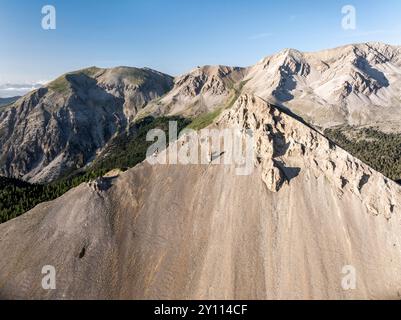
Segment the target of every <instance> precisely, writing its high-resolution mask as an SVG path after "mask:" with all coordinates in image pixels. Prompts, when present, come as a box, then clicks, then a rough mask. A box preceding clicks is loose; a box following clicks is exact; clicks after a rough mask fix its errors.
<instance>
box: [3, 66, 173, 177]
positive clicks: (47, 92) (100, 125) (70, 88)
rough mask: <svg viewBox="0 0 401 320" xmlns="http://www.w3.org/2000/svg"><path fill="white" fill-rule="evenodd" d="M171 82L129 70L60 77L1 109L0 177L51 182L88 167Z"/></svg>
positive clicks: (144, 71) (91, 71)
mask: <svg viewBox="0 0 401 320" xmlns="http://www.w3.org/2000/svg"><path fill="white" fill-rule="evenodd" d="M172 82H173V79H172V78H171V77H170V76H167V75H164V74H161V73H159V72H156V71H153V70H150V69H136V68H127V67H119V68H114V69H99V68H95V67H93V68H89V69H85V70H81V71H78V72H74V73H69V74H66V75H63V76H61V77H60V78H58V79H56V80H55V81H53V82H51V83H49V84H48V85H47V86H46V87H44V88H41V89H39V90H36V91H33V92H32V93H30V94H28V95H26V96H25V97H23V98H21V99H19V100H18V101H17V102H16V103H14V104H13V105H10V106H8V107H6V108H4V109H1V110H0V150H1V153H0V174H2V175H5V176H8V177H15V178H22V179H24V180H27V181H31V182H49V181H52V180H54V179H56V178H58V177H60V176H63V174H65V173H67V172H69V171H71V170H74V169H77V168H80V167H83V166H84V165H86V164H87V163H88V162H89V161H91V160H93V158H95V156H96V153H97V152H98V151H99V150H100V149H101V148H102V147H104V146H105V144H106V143H107V142H108V141H109V140H110V139H111V138H112V137H113V136H114V135H115V134H117V133H119V132H123V131H124V130H125V129H126V128H127V126H128V124H129V123H130V121H131V119H132V118H133V117H134V116H135V115H136V113H137V112H138V110H140V109H141V108H143V107H144V106H145V105H146V104H147V103H148V102H149V101H150V100H153V99H155V98H157V97H160V96H162V95H163V94H164V93H166V92H167V91H168V90H170V88H171V86H172Z"/></svg>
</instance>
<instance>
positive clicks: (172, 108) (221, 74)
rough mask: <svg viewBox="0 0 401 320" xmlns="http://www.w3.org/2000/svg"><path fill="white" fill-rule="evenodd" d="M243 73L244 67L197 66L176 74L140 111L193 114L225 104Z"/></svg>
mask: <svg viewBox="0 0 401 320" xmlns="http://www.w3.org/2000/svg"><path fill="white" fill-rule="evenodd" d="M245 74H246V69H245V68H238V67H235V68H233V67H226V66H203V67H197V68H196V69H194V70H192V71H190V72H189V73H187V74H184V75H182V76H179V77H177V78H176V79H175V81H174V87H173V89H172V90H171V91H170V92H169V93H168V94H167V95H166V96H164V97H163V98H162V99H160V100H158V101H156V102H155V103H152V104H150V105H149V106H148V107H147V108H145V109H144V110H143V112H144V113H145V114H149V113H153V114H156V115H160V114H163V115H166V114H167V115H184V116H187V117H192V116H196V115H199V114H202V113H207V112H210V111H213V110H214V109H216V108H219V107H220V108H221V107H224V106H226V105H227V103H228V102H229V100H230V99H233V97H234V96H235V95H236V90H238V87H239V86H240V83H241V81H242V79H243V77H244V76H245Z"/></svg>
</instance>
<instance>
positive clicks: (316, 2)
mask: <svg viewBox="0 0 401 320" xmlns="http://www.w3.org/2000/svg"><path fill="white" fill-rule="evenodd" d="M47 4H50V5H54V6H55V8H56V13H57V20H56V22H57V29H56V30H43V29H42V28H41V20H42V17H43V15H42V13H41V9H42V7H43V6H44V5H47ZM347 4H351V5H353V6H355V8H356V13H357V29H356V30H354V31H350V30H348V31H345V30H343V29H342V28H341V20H342V18H343V15H342V13H341V8H342V7H343V6H344V5H347ZM400 35H401V1H399V0H383V1H377V0H375V1H373V0H345V1H341V0H323V1H322V0H281V1H277V0H276V1H273V0H114V1H106V0H84V1H77V0H46V1H41V0H0V40H1V43H2V46H1V50H0V84H4V83H19V84H21V83H34V82H38V81H47V80H50V79H53V78H55V77H57V76H58V75H60V74H62V73H65V72H67V71H71V70H76V69H80V68H83V67H87V66H92V65H96V66H99V67H111V66H118V65H129V66H138V67H143V66H147V67H151V68H154V69H157V70H160V71H163V72H166V73H169V74H172V75H178V74H181V73H184V72H186V71H188V70H190V69H192V68H193V67H196V66H197V65H204V64H226V65H236V66H247V65H251V64H254V63H256V62H257V61H258V60H260V59H261V58H263V57H264V56H267V55H269V54H272V53H275V52H277V51H280V50H282V49H283V48H296V49H299V50H305V51H314V50H319V49H324V48H330V47H335V46H338V45H342V44H346V43H355V42H365V41H382V42H387V43H390V44H401V41H400V39H401V37H400Z"/></svg>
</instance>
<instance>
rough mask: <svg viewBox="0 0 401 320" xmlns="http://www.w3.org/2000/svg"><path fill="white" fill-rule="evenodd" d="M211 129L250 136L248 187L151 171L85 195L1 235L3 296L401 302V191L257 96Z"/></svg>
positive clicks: (0, 229) (161, 168) (225, 177)
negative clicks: (353, 278) (50, 280)
mask: <svg viewBox="0 0 401 320" xmlns="http://www.w3.org/2000/svg"><path fill="white" fill-rule="evenodd" d="M210 128H220V129H223V128H236V129H241V128H242V129H244V128H252V129H253V131H254V133H255V139H254V143H255V148H254V152H255V164H254V165H255V170H254V171H253V173H252V174H251V175H250V176H238V175H236V170H235V169H236V168H235V166H233V165H227V166H224V165H223V166H220V165H213V164H209V165H150V164H149V163H147V162H146V161H145V162H143V163H141V164H139V165H138V166H136V167H135V168H132V169H130V170H128V171H127V172H125V173H121V174H119V175H117V176H113V177H108V178H100V179H98V180H96V181H93V182H90V183H86V184H82V185H80V186H79V187H77V188H75V189H72V190H70V191H69V192H68V193H66V194H65V195H64V196H62V197H61V198H59V199H57V200H55V201H53V202H49V203H44V204H41V205H39V206H37V207H36V208H35V209H33V210H32V211H30V212H29V213H27V214H25V215H23V216H21V217H19V218H17V219H14V220H12V221H9V222H7V223H5V224H2V225H0V254H1V255H2V256H4V257H7V259H1V260H0V268H1V270H3V272H2V273H1V274H0V284H1V285H0V297H1V298H19V299H21V298H24V297H31V298H33V297H34V298H37V299H79V298H81V299H82V298H85V299H397V298H399V296H400V294H401V290H400V289H401V278H400V273H399V272H398V270H399V265H400V263H401V251H400V248H401V237H400V234H401V232H400V231H401V227H400V224H399V212H400V210H399V206H400V204H401V187H400V186H398V185H397V184H395V183H393V182H392V181H389V180H388V179H386V178H385V177H384V176H383V175H381V174H380V173H378V172H375V171H374V170H372V169H370V168H369V167H368V166H366V165H364V164H363V163H361V162H360V161H359V160H357V159H355V158H353V157H352V156H351V155H349V154H348V153H346V152H345V151H343V150H342V149H341V148H338V147H336V146H334V145H332V144H331V143H330V141H329V140H328V139H327V138H325V137H324V136H323V135H321V134H320V133H319V132H317V131H316V130H314V129H311V128H309V127H308V126H305V125H304V124H302V123H301V122H299V121H298V120H297V119H295V118H292V117H291V116H289V115H287V114H283V113H282V112H281V111H280V110H279V109H277V108H275V107H274V106H272V105H270V104H268V103H267V102H265V101H264V100H263V99H260V98H257V97H255V96H253V95H250V94H243V95H241V96H240V97H239V98H238V99H237V100H236V102H235V103H234V105H233V107H232V108H230V109H227V110H225V111H224V112H223V113H222V114H221V116H220V117H219V118H218V119H216V121H215V122H214V123H213V124H212V125H211V127H210ZM183 139H184V138H183ZM176 144H177V145H178V146H179V145H181V141H177V142H176ZM212 151H213V150H212ZM223 151H227V150H223ZM295 169H296V170H295ZM366 175H369V177H368V178H366V177H365V176H366ZM227 186H229V187H227ZM194 190H196V192H194ZM155 195H157V197H158V199H157V201H155V198H154V197H155ZM178 199H179V200H178ZM204 199H207V201H204ZM283 199H285V201H283ZM21 234H24V235H25V236H24V237H23V238H22V239H20V235H21ZM17 238H18V241H16V239H17ZM32 242H34V243H36V244H37V245H36V246H35V247H32V246H31V244H32ZM28 248H29V249H28ZM372 257H374V259H373V258H372ZM43 261H46V264H50V265H53V266H54V267H55V268H56V270H57V288H56V290H47V291H46V290H43V289H42V288H41V281H40V280H41V277H42V276H43V275H41V273H40V270H41V267H42V264H43ZM349 265H351V266H353V267H354V268H355V269H356V270H357V274H358V282H357V287H356V289H355V290H349V291H347V290H344V289H343V288H342V286H341V281H342V280H341V279H342V277H343V276H344V275H343V274H342V273H341V270H342V269H343V267H344V266H349ZM21 283H24V284H25V285H24V286H21V285H20V284H21ZM239 288H240V289H239Z"/></svg>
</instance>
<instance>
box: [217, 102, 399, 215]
mask: <svg viewBox="0 0 401 320" xmlns="http://www.w3.org/2000/svg"><path fill="white" fill-rule="evenodd" d="M220 123H221V124H222V125H223V124H224V125H227V126H229V127H236V126H237V127H239V128H241V129H245V130H248V129H250V130H252V132H253V133H254V138H255V141H256V145H255V148H254V149H255V152H256V155H255V159H257V163H256V165H257V166H260V168H261V171H262V179H263V181H264V182H265V184H266V186H267V187H268V189H269V190H270V191H273V192H278V191H280V189H281V188H282V187H283V186H284V185H285V184H288V183H290V181H291V180H292V179H293V178H294V177H296V176H297V175H298V174H299V173H300V171H301V170H302V168H303V170H305V169H308V170H310V171H311V172H313V174H314V176H315V177H316V178H318V177H320V176H324V177H325V178H326V179H327V180H328V181H329V182H330V183H331V184H332V186H333V189H334V190H336V192H337V194H338V195H339V196H342V195H343V194H344V192H349V193H352V194H355V195H357V196H358V198H360V200H361V201H362V202H363V203H364V204H365V206H366V208H367V210H368V211H369V212H370V213H371V214H373V215H378V214H383V215H384V216H385V217H386V218H390V217H391V216H392V215H393V213H394V212H395V211H397V210H398V211H399V212H401V206H400V204H401V194H400V192H399V190H398V189H399V188H397V187H396V183H395V182H393V181H391V180H389V179H388V178H386V177H384V176H382V175H381V174H379V173H377V172H373V170H372V169H371V168H369V167H368V166H367V165H365V164H364V163H362V162H361V161H359V160H357V159H356V158H353V157H351V156H350V155H349V154H348V153H347V152H345V151H344V150H342V149H341V148H339V147H337V146H335V145H334V144H333V143H331V142H330V141H329V140H328V139H327V138H325V137H324V136H323V135H321V134H320V133H319V132H317V131H315V130H314V129H312V128H310V127H309V126H307V125H300V123H299V121H298V120H296V119H294V118H293V117H291V116H289V115H287V114H286V113H285V112H283V111H280V110H279V109H278V108H276V107H274V106H272V105H269V104H268V103H266V102H265V101H263V100H262V99H260V98H257V97H254V96H252V95H243V96H241V97H240V98H239V99H238V100H237V102H236V103H235V105H234V106H233V108H232V109H230V110H228V111H227V112H226V114H224V115H223V116H222V119H221V120H220ZM377 188H379V189H380V193H379V195H378V194H377V193H376V191H375V192H373V193H372V192H371V190H372V189H377ZM394 188H395V190H398V192H393V189H394Z"/></svg>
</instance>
